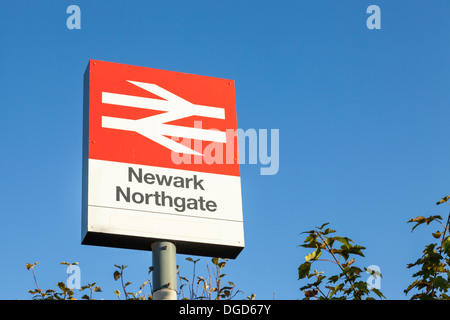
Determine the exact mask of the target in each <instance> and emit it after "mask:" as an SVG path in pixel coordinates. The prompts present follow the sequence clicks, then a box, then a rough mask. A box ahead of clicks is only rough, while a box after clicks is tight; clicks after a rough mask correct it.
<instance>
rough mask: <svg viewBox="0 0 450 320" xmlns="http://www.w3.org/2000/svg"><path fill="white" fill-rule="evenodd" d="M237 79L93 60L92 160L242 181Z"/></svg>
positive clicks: (90, 121)
mask: <svg viewBox="0 0 450 320" xmlns="http://www.w3.org/2000/svg"><path fill="white" fill-rule="evenodd" d="M236 130H237V121H236V104H235V93H234V81H233V80H227V79H220V78H213V77H207V76H200V75H193V74H187V73H180V72H173V71H165V70H159V69H152V68H145V67H138V66H131V65H125V64H119V63H111V62H104V61H97V60H91V61H90V63H89V159H96V160H106V161H114V162H122V163H130V164H138V165H148V166H155V167H163V168H174V169H181V170H190V171H199V172H206V173H216V174H224V175H231V176H239V161H238V146H237V133H236Z"/></svg>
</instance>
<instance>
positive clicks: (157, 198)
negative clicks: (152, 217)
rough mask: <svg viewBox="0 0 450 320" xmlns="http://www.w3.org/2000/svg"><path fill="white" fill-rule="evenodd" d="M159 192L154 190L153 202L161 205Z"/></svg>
mask: <svg viewBox="0 0 450 320" xmlns="http://www.w3.org/2000/svg"><path fill="white" fill-rule="evenodd" d="M159 197H160V194H159V192H158V191H156V192H155V203H156V205H157V206H161V202H159Z"/></svg>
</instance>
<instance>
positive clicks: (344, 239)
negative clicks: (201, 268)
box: [334, 237, 353, 248]
mask: <svg viewBox="0 0 450 320" xmlns="http://www.w3.org/2000/svg"><path fill="white" fill-rule="evenodd" d="M334 239H335V240H337V241H339V242H340V243H342V244H343V245H344V246H345V247H346V248H350V246H351V244H350V242H353V241H352V240H351V239H349V238H347V237H335V238H334Z"/></svg>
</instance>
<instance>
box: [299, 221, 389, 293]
mask: <svg viewBox="0 0 450 320" xmlns="http://www.w3.org/2000/svg"><path fill="white" fill-rule="evenodd" d="M328 224H329V223H325V224H323V225H322V226H320V227H316V229H314V230H310V231H306V232H303V233H306V234H307V237H306V238H305V240H304V242H303V244H302V245H301V246H302V247H304V248H312V249H314V251H313V252H311V253H309V254H308V255H307V256H306V257H305V262H304V263H302V264H301V265H300V266H299V267H298V278H299V279H305V278H308V279H311V278H313V279H314V280H315V281H314V282H312V283H309V284H307V285H305V286H303V287H301V288H300V290H301V291H304V295H305V297H304V300H309V299H311V298H314V299H321V300H328V299H339V300H346V299H350V298H351V299H355V300H361V299H363V298H366V299H373V298H371V297H370V289H369V287H368V284H367V283H366V282H365V281H362V280H361V274H362V272H363V270H362V269H361V268H359V267H357V266H355V265H354V263H355V261H356V260H355V258H353V256H361V257H364V254H363V250H365V249H366V248H365V247H362V246H359V245H356V244H353V243H354V242H353V240H351V239H349V238H347V237H339V236H330V235H332V234H334V233H335V232H336V230H333V229H330V228H326V229H324V227H325V226H327V225H328ZM339 244H340V246H339ZM338 246H339V247H338ZM323 253H325V254H327V255H328V256H329V257H330V259H324V258H322V254H323ZM350 257H352V259H350ZM318 261H327V262H330V263H332V264H335V265H336V266H337V267H338V270H339V273H338V274H335V275H332V276H330V277H328V279H327V277H326V276H325V275H324V272H319V271H317V270H314V271H311V267H312V265H313V264H314V263H316V262H318ZM364 271H366V272H369V273H370V274H371V275H372V276H374V277H376V276H379V277H381V274H379V273H378V272H375V271H372V270H367V269H366V268H364ZM371 290H372V291H373V292H374V293H375V294H376V295H377V296H378V297H380V298H384V296H383V294H382V293H381V292H380V291H379V290H378V289H376V288H372V289H371Z"/></svg>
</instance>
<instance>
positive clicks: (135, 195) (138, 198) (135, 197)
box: [131, 192, 144, 203]
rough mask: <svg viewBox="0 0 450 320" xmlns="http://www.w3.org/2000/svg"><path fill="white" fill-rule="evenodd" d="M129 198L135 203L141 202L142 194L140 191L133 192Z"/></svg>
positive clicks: (142, 200) (142, 199)
mask: <svg viewBox="0 0 450 320" xmlns="http://www.w3.org/2000/svg"><path fill="white" fill-rule="evenodd" d="M131 198H132V199H133V202H135V203H142V202H144V195H143V194H142V193H140V192H135V193H133V195H132V196H131Z"/></svg>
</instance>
